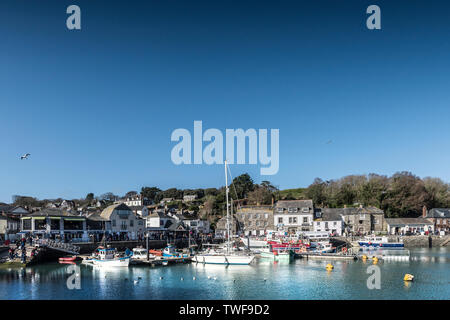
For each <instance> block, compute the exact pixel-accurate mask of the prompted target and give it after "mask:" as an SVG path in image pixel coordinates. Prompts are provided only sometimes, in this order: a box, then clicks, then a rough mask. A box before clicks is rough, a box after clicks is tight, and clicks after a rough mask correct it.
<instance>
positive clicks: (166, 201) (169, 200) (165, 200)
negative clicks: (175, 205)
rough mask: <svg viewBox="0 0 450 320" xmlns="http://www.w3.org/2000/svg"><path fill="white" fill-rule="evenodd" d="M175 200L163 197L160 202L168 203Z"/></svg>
mask: <svg viewBox="0 0 450 320" xmlns="http://www.w3.org/2000/svg"><path fill="white" fill-rule="evenodd" d="M173 200H174V199H173V198H163V199H161V201H160V204H166V203H169V202H172V201H173Z"/></svg>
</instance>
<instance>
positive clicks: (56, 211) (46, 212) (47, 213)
mask: <svg viewBox="0 0 450 320" xmlns="http://www.w3.org/2000/svg"><path fill="white" fill-rule="evenodd" d="M28 216H30V217H80V216H79V215H75V214H72V213H70V212H69V211H67V210H64V209H60V208H45V209H42V210H40V211H36V212H33V213H32V214H30V215H28Z"/></svg>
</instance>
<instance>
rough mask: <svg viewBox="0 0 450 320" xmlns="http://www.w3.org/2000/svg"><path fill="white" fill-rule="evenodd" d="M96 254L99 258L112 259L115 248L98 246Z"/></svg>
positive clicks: (115, 253) (115, 251) (114, 254)
mask: <svg viewBox="0 0 450 320" xmlns="http://www.w3.org/2000/svg"><path fill="white" fill-rule="evenodd" d="M96 255H97V256H98V258H99V259H100V260H107V259H114V257H115V256H116V255H117V250H116V249H115V248H98V249H97V250H96Z"/></svg>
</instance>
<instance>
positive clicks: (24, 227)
mask: <svg viewBox="0 0 450 320" xmlns="http://www.w3.org/2000/svg"><path fill="white" fill-rule="evenodd" d="M20 220H21V228H20V229H21V231H22V232H24V233H28V234H31V235H33V236H37V237H39V238H47V239H61V240H64V241H69V240H72V241H74V242H77V241H88V240H89V238H88V235H87V233H86V217H84V216H77V215H74V214H71V213H70V212H69V211H67V210H64V209H60V208H45V209H43V210H41V211H36V212H34V213H31V214H29V215H27V216H22V217H21V218H20Z"/></svg>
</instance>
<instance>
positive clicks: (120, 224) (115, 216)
mask: <svg viewBox="0 0 450 320" xmlns="http://www.w3.org/2000/svg"><path fill="white" fill-rule="evenodd" d="M100 216H101V217H102V218H103V219H105V220H106V221H110V222H111V228H110V229H111V233H113V234H115V235H118V236H126V237H128V238H129V239H131V240H136V239H138V237H140V236H142V235H143V233H144V231H145V220H144V219H142V218H141V217H139V216H138V215H136V214H135V213H134V212H133V211H132V210H131V209H130V207H128V206H127V205H126V204H125V203H120V204H113V205H110V206H109V207H107V208H106V209H104V210H103V211H102V213H101V214H100Z"/></svg>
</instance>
